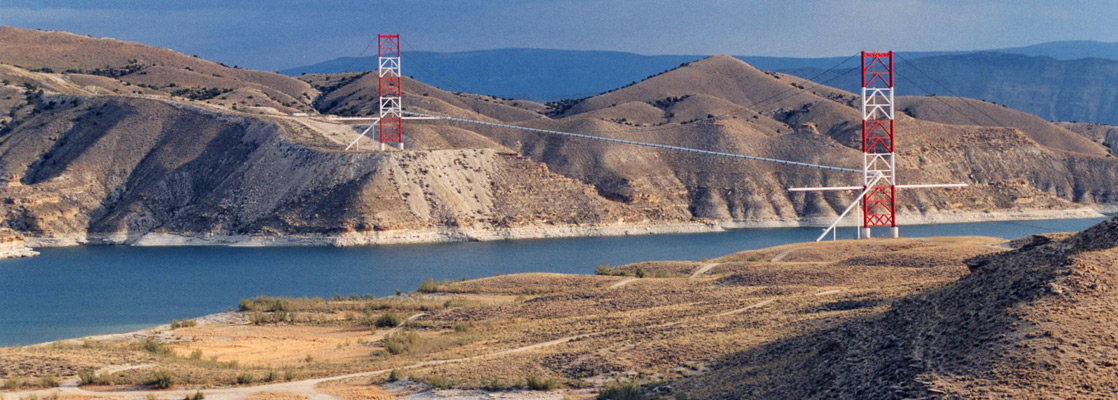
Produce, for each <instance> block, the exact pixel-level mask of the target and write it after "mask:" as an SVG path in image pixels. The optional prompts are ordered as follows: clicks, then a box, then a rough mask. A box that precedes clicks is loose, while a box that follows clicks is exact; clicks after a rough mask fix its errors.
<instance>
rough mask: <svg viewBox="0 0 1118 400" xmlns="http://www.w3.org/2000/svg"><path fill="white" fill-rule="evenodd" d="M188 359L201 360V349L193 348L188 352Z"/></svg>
mask: <svg viewBox="0 0 1118 400" xmlns="http://www.w3.org/2000/svg"><path fill="white" fill-rule="evenodd" d="M190 359H191V360H201V359H202V350H201V349H197V350H194V351H192V352H190Z"/></svg>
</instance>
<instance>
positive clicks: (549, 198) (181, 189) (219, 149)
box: [0, 27, 1118, 244]
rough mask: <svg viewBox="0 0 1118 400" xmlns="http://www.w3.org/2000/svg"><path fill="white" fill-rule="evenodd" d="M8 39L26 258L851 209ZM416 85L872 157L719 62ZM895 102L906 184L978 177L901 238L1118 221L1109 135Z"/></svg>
mask: <svg viewBox="0 0 1118 400" xmlns="http://www.w3.org/2000/svg"><path fill="white" fill-rule="evenodd" d="M0 30H2V31H3V32H2V33H3V34H4V37H5V40H4V41H3V42H0V78H2V79H3V82H2V84H0V110H6V111H7V115H6V116H4V117H2V118H0V200H2V201H4V202H5V203H6V204H7V205H9V206H7V207H4V208H3V209H0V218H3V219H2V220H0V221H2V222H0V224H2V225H4V226H8V227H11V228H13V229H15V230H17V231H20V232H21V233H22V234H23V235H24V236H25V237H27V238H28V240H29V241H31V242H33V243H40V244H42V243H47V244H49V243H57V244H66V243H80V242H86V241H93V242H111V243H118V242H125V243H133V242H140V243H150V244H156V243H183V242H191V241H192V240H201V241H209V242H217V243H227V242H243V241H245V240H250V241H253V240H256V239H246V238H264V239H261V240H260V241H257V242H261V243H266V242H276V241H283V240H284V239H282V237H285V236H286V237H291V236H293V235H294V236H299V237H300V239H298V240H300V241H304V242H307V241H309V242H311V243H334V244H343V243H384V242H396V241H430V240H462V239H469V238H473V239H483V238H497V237H532V236H550V235H586V234H622V233H635V232H647V231H649V229H652V231H661V232H663V231H681V230H682V231H694V230H704V229H705V230H709V229H718V227H719V226H757V225H788V224H799V223H804V222H814V223H819V222H824V221H826V222H829V221H828V220H829V219H830V218H833V217H834V216H835V215H837V214H838V212H839V211H841V210H842V209H843V208H845V206H846V205H847V204H848V203H849V201H850V200H851V199H852V198H853V196H854V193H842V192H830V193H826V194H819V193H790V192H788V191H786V188H788V187H792V186H816V185H852V184H855V183H856V182H857V181H858V179H859V178H858V175H857V174H851V173H843V172H823V171H820V170H813V169H803V168H797V167H788V166H781V165H770V164H765V163H759V162H752V161H741V160H732V159H720V158H713V157H709V156H700V155H694V154H680V153H674V152H668V151H661V150H650V149H645V148H633V147H629V146H625V145H620V144H611V143H603V142H597V141H587V140H583V139H572V138H566V137H555V136H545V135H540V134H536V133H525V132H523V131H518V130H512V129H505V128H493V127H486V126H480V125H468V124H460V123H448V122H443V121H408V122H407V125H406V127H405V144H406V147H407V149H408V151H405V152H398V151H389V152H377V151H373V149H375V147H376V142H375V141H374V140H373V139H372V138H371V135H370V136H367V137H366V138H364V139H362V140H359V141H358V142H357V145H356V147H355V148H354V149H351V150H350V151H348V152H346V151H343V149H344V148H345V147H346V146H347V145H348V144H349V143H350V142H351V141H352V140H354V138H356V136H357V134H358V133H359V132H361V131H362V130H364V128H365V125H346V124H344V123H341V122H339V121H334V120H330V119H329V118H327V116H329V115H342V116H363V115H376V114H377V111H378V110H377V109H376V107H377V104H376V100H375V99H376V82H377V79H376V74H375V73H374V74H352V73H350V74H331V75H306V76H302V77H300V79H301V80H300V79H295V78H289V77H285V76H281V75H278V74H273V73H268V72H259V71H250V70H244V69H239V68H229V67H226V66H223V65H220V64H216V63H212V62H209V61H205V60H201V59H198V58H195V57H191V56H187V55H183V54H178V53H175V52H173V51H170V50H167V49H159V48H154V47H149V46H145V45H142V44H138V43H132V42H122V41H117V40H112V39H98V38H91V37H85V36H80V35H74V34H69V33H64V32H41V31H31V30H23V29H17V28H7V27H4V28H0ZM404 87H405V93H406V95H405V99H404V105H405V108H406V109H407V110H409V111H418V112H426V113H433V114H440V115H449V116H456V117H462V118H468V119H474V120H482V121H492V122H502V123H511V124H518V125H522V126H529V127H536V128H547V129H554V130H563V131H571V132H581V133H587V134H594V135H601V136H606V137H613V138H622V139H629V140H636V141H642V142H650V143H661V144H669V145H677V146H686V147H692V148H699V149H709V150H717V151H724V152H731V153H739V154H748V155H757V156H763V157H771V158H779V159H788V160H796V161H804V162H810V163H818V164H827V165H836V166H844V167H853V168H856V167H857V166H858V165H859V164H860V162H861V161H860V151H859V150H858V141H859V135H860V132H859V121H858V119H859V113H858V110H857V109H856V107H855V106H856V105H857V102H858V99H857V97H856V96H854V95H852V94H850V93H846V92H843V91H839V90H835V89H831V88H827V87H825V86H820V85H816V84H814V83H811V82H807V81H804V80H802V79H798V78H794V77H790V76H786V75H781V74H776V73H770V72H764V71H760V70H757V69H755V68H753V67H751V66H749V65H748V64H745V63H743V62H741V61H738V60H736V59H733V58H731V57H725V56H718V57H711V58H708V59H704V60H700V61H696V62H693V63H689V64H686V65H682V66H680V67H679V68H676V69H674V70H671V71H667V72H665V73H662V74H658V75H656V76H653V77H650V78H649V79H647V80H645V81H642V82H639V83H636V84H633V85H630V86H627V87H624V88H619V89H617V90H614V91H611V92H609V93H605V94H602V95H599V96H594V97H591V98H587V99H583V100H571V101H564V102H558V103H549V104H547V105H544V104H539V103H534V102H530V101H522V100H512V99H499V98H494V97H490V96H480V95H474V94H466V93H452V92H447V91H444V90H441V89H439V88H436V87H433V86H429V85H427V84H424V83H422V82H416V81H413V80H410V79H405V82H404ZM940 100H942V101H946V102H949V103H948V104H951V103H950V102H954V103H955V104H963V103H962V102H968V103H969V101H965V100H960V99H940ZM901 103H902V104H903V107H900V108H903V109H904V110H906V111H904V112H902V113H899V114H904V113H908V114H904V115H900V117H899V118H900V119H899V128H898V132H899V133H898V135H900V136H899V138H898V143H899V144H898V148H899V150H898V152H899V154H900V155H901V156H902V157H901V159H900V163H899V167H898V169H899V171H898V175H899V176H900V179H901V180H902V181H903V182H904V183H938V182H966V183H971V184H972V186H970V187H969V188H966V189H951V190H922V191H915V190H914V191H906V192H902V193H901V194H900V201H901V203H900V210H899V211H900V213H901V218H902V223H905V222H914V221H926V220H936V219H952V218H954V219H966V218H996V217H999V216H1005V215H1006V213H1015V214H1029V213H1033V215H1042V214H1043V215H1055V214H1045V213H1054V212H1057V213H1058V212H1061V211H1063V210H1069V209H1077V208H1095V209H1102V210H1106V209H1113V208H1115V207H1118V196H1115V193H1114V190H1115V188H1116V187H1118V161H1116V160H1115V158H1113V157H1112V156H1111V155H1110V154H1108V149H1107V148H1106V147H1105V146H1104V145H1103V143H1107V142H1106V141H1105V140H1098V139H1095V137H1094V136H1091V135H1096V136H1097V134H1095V133H1093V132H1094V131H1091V130H1083V129H1079V128H1074V130H1075V131H1074V132H1073V130H1069V129H1066V128H1063V127H1060V126H1056V125H1053V124H1049V123H1046V122H1044V121H1041V120H1039V119H1037V118H1035V117H1032V116H1029V115H1026V114H1022V113H1018V112H1014V111H1011V110H1007V109H1003V108H1000V107H993V106H986V105H982V104H978V107H983V108H982V109H983V110H984V111H983V113H982V114H983V115H981V116H980V117H985V114H990V115H992V116H994V117H995V118H993V119H992V120H996V121H997V123H994V122H986V121H984V120H981V119H980V120H979V121H980V123H977V124H975V125H968V122H967V121H969V120H971V119H973V118H975V117H974V116H970V117H966V116H963V117H960V116H957V115H953V114H952V112H953V111H954V110H955V109H958V108H962V107H961V106H954V107H942V106H941V105H942V104H941V102H939V101H930V100H928V99H923V98H912V99H901ZM900 108H899V111H900ZM968 108H969V107H968ZM305 114H309V116H308V115H305ZM1104 139H1105V136H1104ZM1064 215H1067V214H1064ZM653 226H655V227H657V228H649V227H653ZM183 236H185V237H188V238H187V239H182V238H181V237H183ZM145 237H146V239H144V238H145Z"/></svg>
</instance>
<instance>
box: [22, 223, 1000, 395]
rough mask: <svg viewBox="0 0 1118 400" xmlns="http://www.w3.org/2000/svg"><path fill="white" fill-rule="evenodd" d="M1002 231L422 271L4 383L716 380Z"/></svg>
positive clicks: (75, 346) (79, 358)
mask: <svg viewBox="0 0 1118 400" xmlns="http://www.w3.org/2000/svg"><path fill="white" fill-rule="evenodd" d="M998 242H1000V240H998V239H990V238H945V239H935V240H911V239H904V240H876V241H862V242H831V243H810V244H796V245H787V246H781V247H776V248H771V249H762V250H756V251H749V252H744V253H739V254H734V255H730V256H726V257H722V258H718V259H712V260H702V261H675V262H646V263H638V264H632V265H626V266H621V267H608V266H601V267H599V271H598V272H599V275H581V276H580V275H561V274H517V275H508V276H495V277H490V278H483V279H477V280H470V281H457V282H427V283H424V284H423V285H421V286H420V288H419V289H420V290H419V291H418V292H416V293H411V294H406V295H401V296H396V297H390V298H382V299H373V298H359V297H356V296H353V297H348V298H345V297H337V298H335V299H333V300H322V299H283V298H259V299H251V300H245V301H242V302H241V304H240V305H239V309H240V310H242V311H240V312H236V313H228V314H222V315H218V316H212V317H207V318H202V319H198V320H191V321H187V322H186V323H185V326H183V325H182V324H181V323H176V324H175V325H174V326H173V328H174V329H172V326H162V327H158V328H155V329H153V330H148V331H144V332H140V333H138V334H131V335H116V336H105V337H94V338H89V339H85V340H76V341H67V342H62V343H59V344H52V345H46V346H39V347H27V348H9V349H0V379H2V380H3V381H4V382H5V385H6V387H8V389H9V390H11V389H16V390H17V393H12V394H11V395H12V396H23V395H25V394H26V393H22V392H18V390H20V389H23V390H31V389H32V388H33V387H35V386H41V384H42V382H43V379H42V377H44V376H54V377H56V380H58V381H65V380H67V379H70V377H71V376H74V375H76V374H77V373H78V371H81V370H83V369H88V370H87V371H96V372H87V374H89V375H91V376H92V377H91V378H90V379H89V380H88V382H87V384H85V385H83V386H81V389H80V391H74V390H70V389H62V393H63V394H71V395H97V396H105V397H109V398H113V397H115V396H119V395H121V394H124V393H123V392H120V390H129V392H128V393H127V394H128V395H137V394H144V392H138V391H135V390H154V389H158V387H157V385H156V384H154V383H150V382H152V379H153V376H155V375H156V374H159V373H162V371H165V372H166V374H168V375H169V376H170V378H169V379H170V380H171V381H172V382H174V390H173V391H156V392H152V393H153V394H156V395H157V396H161V397H163V396H179V397H182V394H181V393H191V394H192V393H194V391H195V390H199V389H200V390H204V391H205V392H206V394H205V395H206V397H207V398H221V396H223V395H224V394H225V393H226V391H227V390H231V389H220V388H227V387H231V386H232V387H236V390H237V391H238V392H239V393H241V395H242V396H243V395H248V394H249V393H252V392H260V391H279V392H285V391H295V392H296V393H301V394H312V393H315V391H321V392H327V393H329V392H330V390H332V388H334V387H339V386H340V387H347V388H353V387H363V388H372V389H375V388H377V387H378V386H380V385H382V384H387V383H388V382H387V380H388V379H389V373H390V372H391V371H392V370H396V372H392V373H391V375H392V376H394V377H395V378H394V379H407V380H410V381H413V382H419V383H422V384H426V385H429V386H434V387H437V388H444V389H445V388H464V389H475V390H476V389H484V390H489V391H502V390H508V389H517V388H521V389H535V390H544V389H547V390H558V392H556V393H555V394H556V395H559V396H561V393H564V392H567V393H571V394H574V395H578V396H582V395H586V394H589V393H592V391H594V390H597V389H601V388H603V387H606V386H610V385H613V384H615V383H616V382H628V381H634V382H638V383H639V384H647V383H650V382H656V381H663V382H677V381H679V380H680V379H683V378H686V377H688V376H694V375H705V374H710V373H714V372H713V371H717V370H718V363H719V362H720V361H719V360H721V359H723V358H725V357H729V356H731V355H733V354H735V353H737V352H739V351H741V350H742V349H749V348H756V347H758V346H763V345H765V344H767V343H772V342H773V341H778V340H781V339H785V338H790V337H797V336H799V335H802V334H805V333H809V332H815V331H818V330H819V329H824V328H826V327H829V326H834V325H835V324H839V323H842V322H845V321H850V320H851V319H854V318H858V317H860V316H865V315H876V314H879V313H881V312H883V311H884V310H886V309H888V307H889V305H890V304H891V303H892V302H893V301H895V300H896V299H898V298H902V297H904V296H908V295H911V294H915V293H918V292H920V291H923V290H927V289H929V288H937V287H940V286H942V285H944V284H945V283H947V282H950V281H952V280H954V279H957V278H958V277H960V276H962V275H963V274H965V273H966V271H967V270H966V267H965V266H963V265H962V260H963V259H964V258H967V257H971V256H976V255H982V254H987V253H990V252H993V251H995V249H994V248H992V247H990V246H989V245H990V244H994V243H998ZM587 272H591V271H587ZM281 343H282V345H279V344H281ZM126 366H133V367H132V368H125V367H126ZM347 374H360V375H355V376H352V377H349V378H347V377H346V375H347ZM249 377H251V378H249ZM325 377H340V378H342V379H336V380H335V381H332V382H327V380H323V379H321V378H325ZM308 379H310V380H311V381H306V382H310V384H305V383H300V382H304V380H308ZM529 380H534V381H536V382H535V383H532V382H529ZM7 382H14V383H7ZM370 382H372V383H374V384H376V386H372V387H370V386H368V385H369V383H370ZM253 384H262V385H264V386H262V387H258V388H257V387H252V385H253ZM275 384H279V385H280V386H275V387H272V386H273V385H275ZM316 384H317V386H316ZM284 385H286V386H284ZM421 387H422V386H421ZM650 390H651V389H650ZM663 390H669V391H671V392H674V393H679V391H678V390H675V389H670V388H669V389H663ZM44 393H49V392H44ZM343 397H344V398H351V397H348V396H343Z"/></svg>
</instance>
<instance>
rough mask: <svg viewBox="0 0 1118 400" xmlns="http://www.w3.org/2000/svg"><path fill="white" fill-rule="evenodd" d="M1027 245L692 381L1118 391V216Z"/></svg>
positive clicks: (843, 391)
mask: <svg viewBox="0 0 1118 400" xmlns="http://www.w3.org/2000/svg"><path fill="white" fill-rule="evenodd" d="M1021 244H1024V246H1023V247H1021V248H1019V249H1017V250H1014V251H1010V252H1006V253H1002V254H997V255H994V256H985V257H978V258H974V259H970V260H967V265H968V266H970V268H971V273H970V274H969V275H967V276H965V277H963V278H962V279H960V280H959V281H958V282H955V283H952V284H951V285H948V286H946V287H944V288H942V289H938V290H933V291H929V292H927V293H924V294H921V295H918V296H913V297H911V298H907V299H905V300H902V301H900V302H897V303H896V304H894V306H893V307H892V308H891V309H890V310H889V311H888V312H885V313H882V314H880V315H876V316H869V317H867V318H863V319H859V320H856V321H851V322H849V323H844V324H841V325H838V326H836V327H833V328H828V329H824V330H821V331H819V332H815V333H810V334H807V335H803V336H800V337H796V338H792V339H789V340H782V341H777V342H774V343H770V344H768V345H766V346H763V347H760V348H757V349H750V350H746V351H743V352H740V353H738V354H735V355H733V356H730V357H726V358H724V359H723V360H721V362H720V364H719V365H720V368H719V369H718V371H717V372H715V373H712V374H709V375H707V376H703V377H698V378H695V379H692V380H688V381H686V383H685V384H683V385H682V386H683V387H684V388H687V389H685V390H694V391H696V392H701V393H704V394H703V395H701V396H699V397H719V398H722V397H730V396H733V397H737V396H734V394H736V395H738V396H741V395H744V396H747V397H750V396H756V397H758V398H921V397H946V398H974V397H983V398H1016V399H1020V398H1107V397H1110V396H1112V395H1113V394H1114V393H1116V392H1118V377H1116V376H1115V374H1114V367H1115V365H1116V361H1115V360H1116V359H1118V352H1116V351H1115V345H1116V344H1118V339H1116V336H1115V335H1118V326H1116V325H1115V323H1114V319H1113V318H1110V317H1109V316H1111V315H1113V314H1114V312H1115V311H1116V310H1115V307H1116V304H1118V289H1116V288H1118V275H1116V271H1118V269H1116V268H1118V219H1111V220H1109V221H1105V222H1103V223H1100V224H1098V225H1096V226H1094V227H1092V228H1089V229H1087V230H1085V231H1083V232H1081V233H1079V234H1076V235H1074V236H1071V237H1068V238H1066V239H1063V240H1054V241H1050V239H1048V238H1044V237H1036V238H1032V240H1029V241H1022V242H1021ZM778 354H779V357H774V355H778ZM727 386H732V387H733V389H730V388H728V387H727Z"/></svg>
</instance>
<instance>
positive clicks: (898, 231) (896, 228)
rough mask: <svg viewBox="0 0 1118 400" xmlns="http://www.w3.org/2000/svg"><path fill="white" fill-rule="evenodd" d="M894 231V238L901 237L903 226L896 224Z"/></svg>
mask: <svg viewBox="0 0 1118 400" xmlns="http://www.w3.org/2000/svg"><path fill="white" fill-rule="evenodd" d="M892 231H893V238H894V239H896V238H899V237H901V228H899V227H896V226H894V227H893V229H892Z"/></svg>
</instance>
